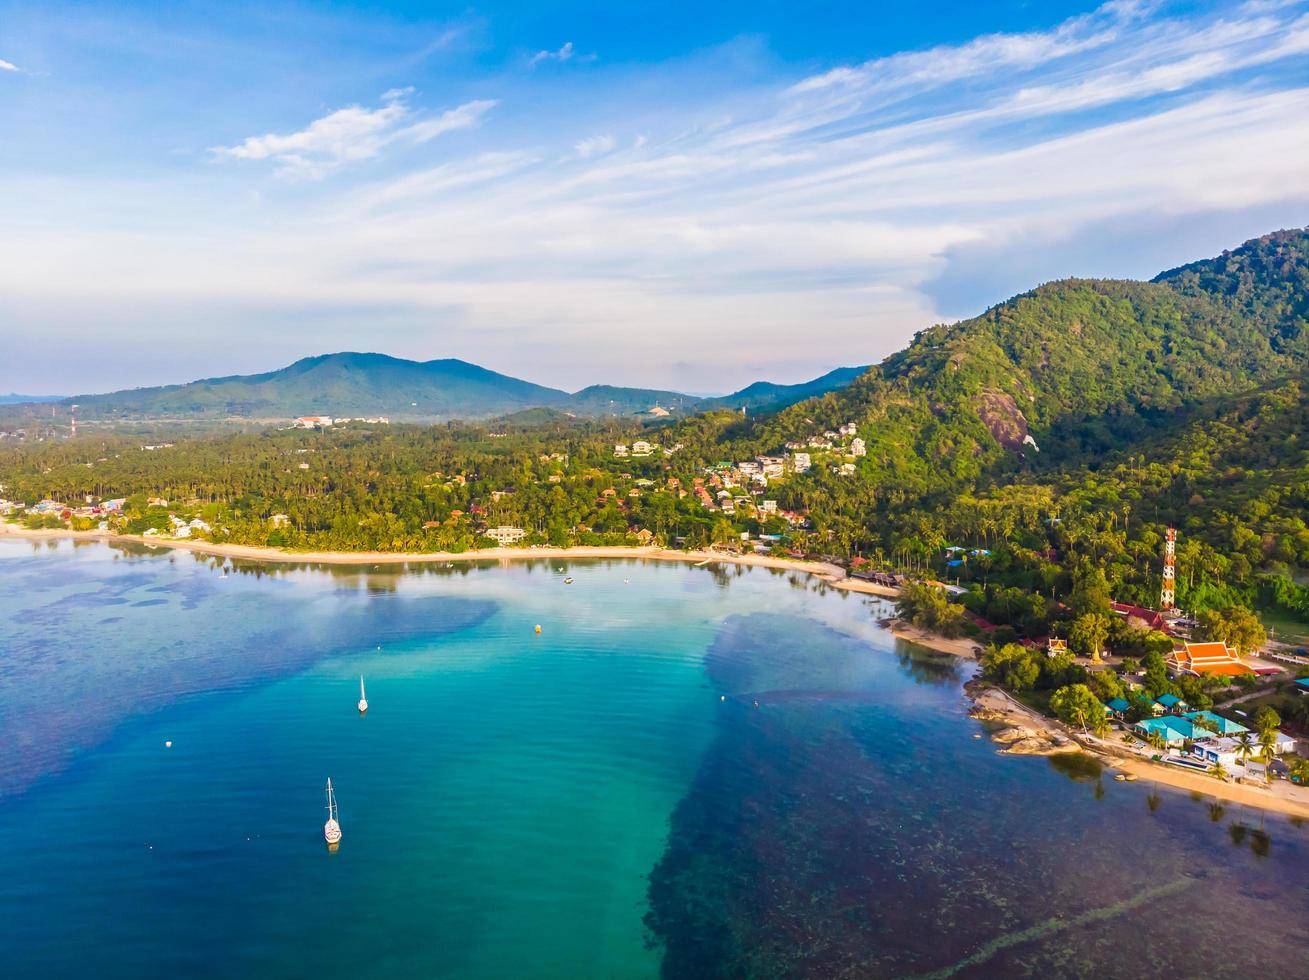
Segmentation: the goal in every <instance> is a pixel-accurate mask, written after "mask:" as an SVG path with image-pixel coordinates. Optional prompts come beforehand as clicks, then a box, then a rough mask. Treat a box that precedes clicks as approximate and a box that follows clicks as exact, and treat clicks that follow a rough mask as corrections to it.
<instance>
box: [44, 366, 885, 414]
mask: <svg viewBox="0 0 1309 980" xmlns="http://www.w3.org/2000/svg"><path fill="white" fill-rule="evenodd" d="M864 370H866V368H838V369H836V370H835V371H831V372H829V373H828V374H825V375H823V376H822V377H820V378H815V379H813V380H812V381H807V382H803V383H801V384H796V385H780V384H773V383H771V382H762V381H761V382H756V383H755V384H752V385H750V386H749V387H747V388H745V389H743V390H742V391H740V392H737V393H735V394H731V395H725V396H723V397H721V398H701V397H696V396H693V395H684V394H680V393H678V392H674V391H663V390H657V389H647V388H625V387H616V386H611V385H592V386H590V387H588V388H583V389H582V390H581V391H578V392H572V393H570V392H567V391H562V390H560V389H557V388H549V387H546V386H544V385H538V384H533V383H532V382H530V381H523V380H521V379H519V378H513V377H510V376H508V375H504V374H499V373H497V372H495V371H490V370H488V369H486V368H483V367H479V366H478V365H476V364H469V363H468V362H466V361H460V360H456V359H444V360H434V361H421V362H420V361H410V360H405V359H403V358H397V357H390V356H388V355H386V354H377V353H356V352H342V353H336V354H324V355H320V356H317V357H307V358H304V359H302V360H299V361H296V362H295V363H294V364H291V365H289V366H287V367H285V368H281V369H280V370H277V371H269V372H267V373H264V374H253V375H235V376H230V377H221V378H206V379H203V380H200V381H193V382H191V383H189V384H179V385H167V386H163V387H154V388H135V389H130V390H125V391H116V392H111V393H108V394H101V395H77V396H74V397H71V398H66V399H63V402H64V403H65V404H69V405H71V404H74V403H76V404H77V405H78V415H79V417H81V418H83V419H149V418H181V419H186V418H194V419H202V418H204V419H215V418H239V419H263V420H276V419H289V418H294V417H297V416H301V415H331V416H333V417H338V418H339V417H357V416H372V415H386V416H389V417H391V418H394V419H396V420H409V421H440V420H445V419H451V418H463V419H479V418H491V417H495V416H501V415H507V414H511V413H515V412H522V411H524V410H527V409H533V408H551V409H555V410H558V411H560V412H566V413H571V414H574V415H583V416H591V417H603V416H627V415H633V414H637V413H642V412H649V411H650V410H651V409H652V408H654V407H655V406H660V407H661V408H663V409H665V410H666V411H668V412H669V413H670V414H676V415H685V414H687V413H691V412H698V411H704V410H706V409H710V408H715V407H724V406H727V407H732V408H741V407H745V408H747V409H748V410H750V411H760V410H764V409H776V408H780V407H784V406H785V405H788V404H791V403H793V402H795V401H798V400H800V399H802V398H805V397H809V396H811V395H814V394H819V393H822V392H825V391H829V390H831V389H833V388H836V387H840V386H842V385H845V384H848V383H849V382H850V380H851V379H853V378H855V377H857V376H858V375H859V374H860V373H862V372H863V371H864Z"/></svg>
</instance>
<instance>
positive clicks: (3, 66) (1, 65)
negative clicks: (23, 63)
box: [0, 58, 19, 71]
mask: <svg viewBox="0 0 1309 980" xmlns="http://www.w3.org/2000/svg"><path fill="white" fill-rule="evenodd" d="M18 70H19V68H18V66H17V65H16V64H14V63H13V62H12V61H5V60H4V59H3V58H0V71H18Z"/></svg>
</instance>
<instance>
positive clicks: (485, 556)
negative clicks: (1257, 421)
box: [0, 523, 955, 652]
mask: <svg viewBox="0 0 1309 980" xmlns="http://www.w3.org/2000/svg"><path fill="white" fill-rule="evenodd" d="M0 534H3V535H9V536H11V537H18V538H26V539H29V540H36V541H39V540H48V539H51V538H67V539H72V540H77V541H105V542H115V541H117V542H131V543H133V544H139V545H145V546H146V547H151V548H169V549H172V550H174V551H190V552H193V553H195V554H201V555H214V556H216V557H224V558H238V559H241V560H242V561H262V562H280V563H295V564H300V563H310V564H319V565H385V564H392V565H394V564H404V565H413V564H435V563H444V562H457V561H555V560H560V561H567V560H570V559H580V558H636V559H642V560H646V561H680V562H690V563H691V564H700V563H701V562H707V563H709V564H715V563H719V562H722V563H727V564H732V565H747V566H752V567H756V568H775V569H779V570H782V571H793V572H803V573H805V574H807V575H813V576H815V577H816V578H819V579H822V580H823V581H824V582H825V583H827V584H828V585H830V586H832V587H833V588H837V589H844V590H846V591H848V592H862V593H866V594H868V595H880V596H886V597H890V598H893V597H894V596H896V595H897V594H898V593H897V591H896V590H895V589H892V588H887V587H886V586H882V585H876V584H874V583H872V582H865V581H864V580H863V579H857V578H850V577H849V576H848V575H847V574H846V571H845V569H844V568H841V567H840V566H839V565H833V564H830V563H828V562H818V561H802V560H799V559H794V558H775V557H773V556H771V555H738V554H733V553H731V552H722V551H678V550H674V549H670V548H660V547H658V546H657V545H645V546H641V545H634V546H630V547H629V546H624V545H604V546H595V547H585V546H579V547H571V548H549V547H542V548H477V549H473V550H471V551H458V552H455V551H423V552H396V551H287V550H284V549H282V548H263V547H255V546H253V545H241V544H215V543H213V542H209V541H198V540H191V539H188V538H182V539H175V538H163V537H150V538H147V537H142V536H141V535H136V534H111V533H106V532H101V531H70V530H29V529H27V528H21V527H17V526H15V525H13V524H3V523H0ZM925 635H926V634H925ZM915 642H919V641H915ZM935 642H947V643H948V642H952V641H941V640H940V638H937V640H936V641H933V643H928V644H926V645H934V643H935ZM946 652H955V651H953V650H947V651H946Z"/></svg>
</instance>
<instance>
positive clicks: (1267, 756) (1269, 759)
mask: <svg viewBox="0 0 1309 980" xmlns="http://www.w3.org/2000/svg"><path fill="white" fill-rule="evenodd" d="M1276 758H1277V732H1276V731H1275V730H1274V729H1271V728H1265V729H1264V730H1263V731H1262V732H1260V733H1259V761H1260V762H1262V763H1263V764H1264V779H1266V780H1269V781H1270V782H1271V780H1272V778H1273V770H1272V765H1273V760H1274V759H1276Z"/></svg>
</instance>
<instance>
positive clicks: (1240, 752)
mask: <svg viewBox="0 0 1309 980" xmlns="http://www.w3.org/2000/svg"><path fill="white" fill-rule="evenodd" d="M1236 755H1237V761H1239V762H1240V763H1241V764H1242V765H1245V763H1247V762H1249V761H1250V759H1251V758H1252V757H1253V756H1254V739H1253V738H1251V736H1250V733H1249V732H1242V733H1241V734H1240V735H1238V736H1237V737H1236Z"/></svg>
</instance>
